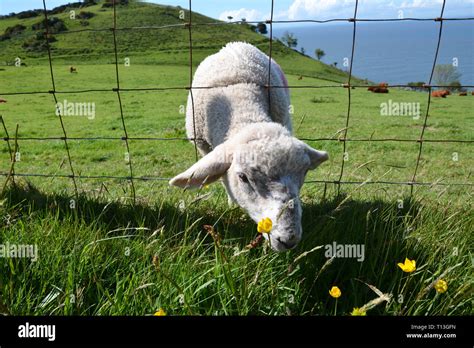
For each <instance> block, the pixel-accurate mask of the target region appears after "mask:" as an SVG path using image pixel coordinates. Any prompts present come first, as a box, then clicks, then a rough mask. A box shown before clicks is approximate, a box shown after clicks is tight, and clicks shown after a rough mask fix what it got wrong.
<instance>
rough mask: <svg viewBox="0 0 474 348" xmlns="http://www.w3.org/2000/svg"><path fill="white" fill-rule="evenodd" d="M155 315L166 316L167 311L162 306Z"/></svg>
mask: <svg viewBox="0 0 474 348" xmlns="http://www.w3.org/2000/svg"><path fill="white" fill-rule="evenodd" d="M153 315H154V316H156V317H164V316H165V315H166V312H165V311H164V309H163V308H160V309H159V310H158V312H156V313H155V314H153Z"/></svg>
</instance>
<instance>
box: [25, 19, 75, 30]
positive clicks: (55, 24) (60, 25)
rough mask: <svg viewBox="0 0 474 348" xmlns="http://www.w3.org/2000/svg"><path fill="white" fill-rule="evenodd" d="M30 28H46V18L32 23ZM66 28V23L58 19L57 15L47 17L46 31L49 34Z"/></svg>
mask: <svg viewBox="0 0 474 348" xmlns="http://www.w3.org/2000/svg"><path fill="white" fill-rule="evenodd" d="M31 29H33V30H46V20H45V19H43V20H42V21H41V22H38V23H36V24H33V25H32V26H31ZM66 30H67V27H66V24H64V21H63V20H62V19H59V18H57V17H51V18H48V31H49V33H50V34H57V33H60V32H62V31H66Z"/></svg>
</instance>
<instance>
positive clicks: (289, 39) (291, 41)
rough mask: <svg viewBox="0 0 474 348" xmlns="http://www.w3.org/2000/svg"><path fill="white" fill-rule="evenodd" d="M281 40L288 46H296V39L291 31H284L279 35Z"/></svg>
mask: <svg viewBox="0 0 474 348" xmlns="http://www.w3.org/2000/svg"><path fill="white" fill-rule="evenodd" d="M281 41H283V43H285V44H286V45H287V46H288V47H289V48H293V47H296V46H298V39H297V38H296V37H295V35H294V34H293V33H290V32H288V31H285V33H284V34H283V36H282V37H281Z"/></svg>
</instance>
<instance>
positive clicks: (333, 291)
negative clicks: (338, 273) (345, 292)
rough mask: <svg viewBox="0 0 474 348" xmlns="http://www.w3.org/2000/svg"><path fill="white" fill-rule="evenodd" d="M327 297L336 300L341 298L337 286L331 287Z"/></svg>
mask: <svg viewBox="0 0 474 348" xmlns="http://www.w3.org/2000/svg"><path fill="white" fill-rule="evenodd" d="M329 295H331V296H332V297H334V298H338V297H340V296H341V289H339V288H338V287H337V286H333V287H332V288H331V290H329Z"/></svg>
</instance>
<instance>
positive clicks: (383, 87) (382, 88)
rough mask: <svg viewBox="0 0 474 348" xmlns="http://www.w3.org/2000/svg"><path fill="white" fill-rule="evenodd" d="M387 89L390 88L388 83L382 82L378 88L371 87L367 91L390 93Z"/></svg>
mask: <svg viewBox="0 0 474 348" xmlns="http://www.w3.org/2000/svg"><path fill="white" fill-rule="evenodd" d="M387 87H388V83H387V82H381V83H379V85H378V86H370V87H369V88H367V90H368V91H371V92H373V93H388V88H387Z"/></svg>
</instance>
